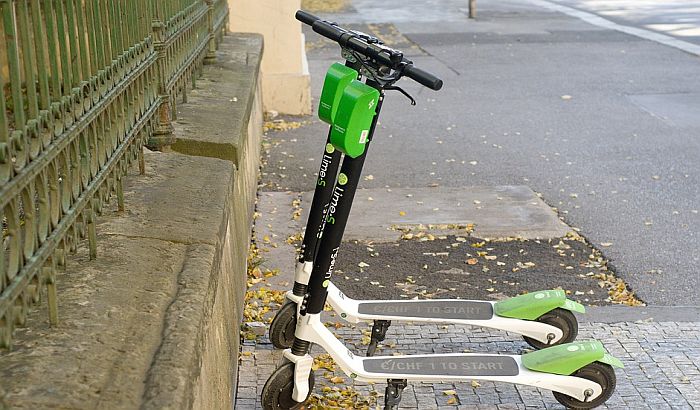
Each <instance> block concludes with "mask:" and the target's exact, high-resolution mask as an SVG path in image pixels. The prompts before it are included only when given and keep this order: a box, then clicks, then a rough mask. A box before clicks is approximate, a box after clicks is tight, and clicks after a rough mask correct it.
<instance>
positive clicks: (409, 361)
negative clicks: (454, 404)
mask: <svg viewBox="0 0 700 410" xmlns="http://www.w3.org/2000/svg"><path fill="white" fill-rule="evenodd" d="M362 364H363V367H364V370H365V371H366V372H370V373H383V374H395V375H402V376H405V375H416V376H464V377H467V376H469V377H484V376H496V377H501V376H517V375H518V374H519V373H520V366H519V365H518V363H517V362H516V361H515V359H514V358H513V357H511V356H495V355H433V356H405V357H378V358H367V359H363V360H362Z"/></svg>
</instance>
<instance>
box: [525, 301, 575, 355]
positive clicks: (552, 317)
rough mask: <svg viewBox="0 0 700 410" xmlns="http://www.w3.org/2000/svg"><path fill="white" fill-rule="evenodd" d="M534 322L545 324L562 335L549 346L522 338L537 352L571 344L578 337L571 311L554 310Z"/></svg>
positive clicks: (528, 338) (531, 339)
mask: <svg viewBox="0 0 700 410" xmlns="http://www.w3.org/2000/svg"><path fill="white" fill-rule="evenodd" d="M535 320H536V321H537V322H540V323H545V324H548V325H551V326H554V327H556V328H557V329H560V330H561V331H562V333H563V335H562V338H561V339H559V340H558V341H556V342H554V343H550V344H547V343H543V342H540V341H539V340H536V339H533V338H531V337H527V336H523V339H525V342H527V344H529V345H530V346H532V347H534V348H535V349H537V350H540V349H544V348H547V347H551V346H556V345H560V344H564V343H571V342H573V341H574V340H575V339H576V336H578V321H577V320H576V316H574V314H573V313H571V311H569V310H566V309H562V308H556V309H554V310H551V311H549V312H547V313H545V314H544V315H542V316H540V317H538V318H537V319H535Z"/></svg>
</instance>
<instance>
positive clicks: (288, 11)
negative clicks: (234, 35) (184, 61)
mask: <svg viewBox="0 0 700 410" xmlns="http://www.w3.org/2000/svg"><path fill="white" fill-rule="evenodd" d="M228 1H229V7H230V10H231V14H230V29H231V31H234V32H246V33H248V32H252V33H261V34H262V35H263V36H264V37H265V51H264V53H263V60H262V67H261V74H262V91H263V106H264V109H265V110H266V111H270V110H274V111H278V112H280V113H285V114H297V115H299V114H310V113H311V88H310V79H309V67H308V64H307V61H306V51H305V46H304V35H303V34H302V32H301V23H300V22H299V21H297V20H296V19H295V18H294V13H295V12H296V11H297V10H298V9H299V8H300V6H301V0H228Z"/></svg>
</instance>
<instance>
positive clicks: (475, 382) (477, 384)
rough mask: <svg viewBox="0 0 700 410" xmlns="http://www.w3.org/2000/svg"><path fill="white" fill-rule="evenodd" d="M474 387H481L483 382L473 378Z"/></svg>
mask: <svg viewBox="0 0 700 410" xmlns="http://www.w3.org/2000/svg"><path fill="white" fill-rule="evenodd" d="M472 387H473V388H475V389H476V388H477V387H481V384H479V382H478V381H476V380H472Z"/></svg>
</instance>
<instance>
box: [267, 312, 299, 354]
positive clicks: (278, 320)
mask: <svg viewBox="0 0 700 410" xmlns="http://www.w3.org/2000/svg"><path fill="white" fill-rule="evenodd" d="M296 327H297V304H296V303H294V302H291V301H287V303H285V304H284V305H282V307H281V308H280V310H279V311H278V312H277V314H276V315H275V318H274V319H272V323H271V324H270V341H271V342H272V345H273V346H275V347H276V348H277V349H289V348H291V347H292V344H293V343H294V331H295V330H296Z"/></svg>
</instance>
